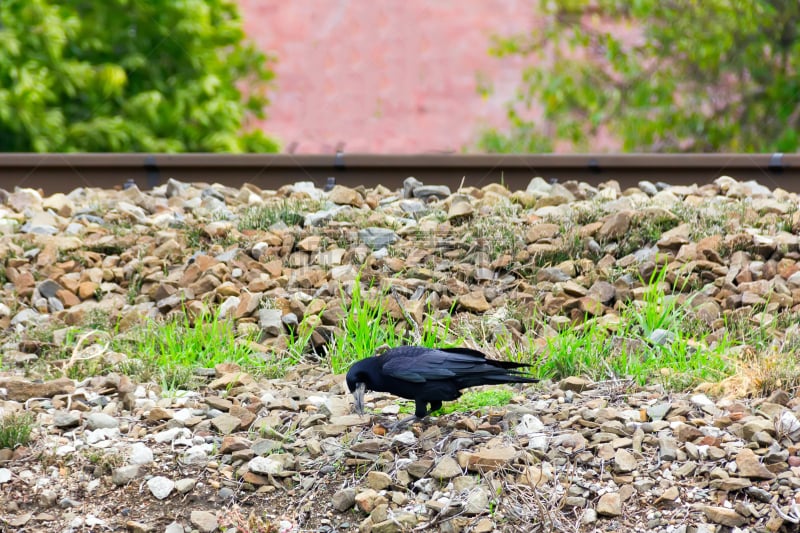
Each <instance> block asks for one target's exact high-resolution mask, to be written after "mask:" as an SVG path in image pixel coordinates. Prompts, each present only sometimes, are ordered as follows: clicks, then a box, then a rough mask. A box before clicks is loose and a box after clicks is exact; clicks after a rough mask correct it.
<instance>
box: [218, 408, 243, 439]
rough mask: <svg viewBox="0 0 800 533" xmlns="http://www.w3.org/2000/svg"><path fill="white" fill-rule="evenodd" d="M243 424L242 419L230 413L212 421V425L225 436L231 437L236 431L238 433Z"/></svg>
mask: <svg viewBox="0 0 800 533" xmlns="http://www.w3.org/2000/svg"><path fill="white" fill-rule="evenodd" d="M241 423H242V421H241V420H240V419H238V418H236V417H235V416H232V415H229V414H228V413H222V414H221V415H219V416H217V417H215V418H213V419H212V420H211V425H212V426H214V427H215V428H216V429H217V431H219V432H220V433H222V434H223V435H230V434H231V433H233V432H234V431H237V430H238V429H239V426H240V425H241Z"/></svg>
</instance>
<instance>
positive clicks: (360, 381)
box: [347, 361, 369, 415]
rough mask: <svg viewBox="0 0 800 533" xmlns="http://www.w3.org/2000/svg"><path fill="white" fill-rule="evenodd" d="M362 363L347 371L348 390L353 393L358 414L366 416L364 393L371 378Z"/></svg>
mask: <svg viewBox="0 0 800 533" xmlns="http://www.w3.org/2000/svg"><path fill="white" fill-rule="evenodd" d="M360 363H361V361H359V362H357V363H356V364H354V365H353V366H351V367H350V370H348V371H347V388H348V389H349V390H350V392H351V393H353V405H354V407H355V410H356V413H358V414H360V415H363V414H364V392H365V391H366V390H367V381H368V379H369V377H368V376H367V373H366V372H364V370H363V369H362V368H361V366H363V365H361V364H360Z"/></svg>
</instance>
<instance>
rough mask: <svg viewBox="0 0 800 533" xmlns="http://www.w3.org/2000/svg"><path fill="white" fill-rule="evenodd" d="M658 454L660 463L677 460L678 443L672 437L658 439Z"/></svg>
mask: <svg viewBox="0 0 800 533" xmlns="http://www.w3.org/2000/svg"><path fill="white" fill-rule="evenodd" d="M658 452H659V455H660V456H661V460H662V461H674V460H676V459H677V458H678V442H677V441H676V440H675V439H674V438H672V437H666V436H664V437H659V438H658Z"/></svg>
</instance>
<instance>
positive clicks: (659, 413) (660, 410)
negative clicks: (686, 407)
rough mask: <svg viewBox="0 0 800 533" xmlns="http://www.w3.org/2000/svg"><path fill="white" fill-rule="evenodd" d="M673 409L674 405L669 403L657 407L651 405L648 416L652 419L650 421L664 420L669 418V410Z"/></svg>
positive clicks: (656, 405) (659, 404)
mask: <svg viewBox="0 0 800 533" xmlns="http://www.w3.org/2000/svg"><path fill="white" fill-rule="evenodd" d="M671 408H672V404H671V403H669V402H661V403H657V404H655V405H651V406H650V407H648V408H647V416H648V417H650V420H653V421H655V420H663V419H664V417H666V416H667V413H669V410H670V409H671Z"/></svg>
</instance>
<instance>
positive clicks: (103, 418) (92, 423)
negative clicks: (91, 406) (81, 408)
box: [86, 413, 119, 430]
mask: <svg viewBox="0 0 800 533" xmlns="http://www.w3.org/2000/svg"><path fill="white" fill-rule="evenodd" d="M86 427H87V428H88V429H91V430H94V429H113V428H118V427H119V420H117V419H116V418H114V417H113V416H111V415H107V414H105V413H89V414H88V415H87V416H86Z"/></svg>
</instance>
